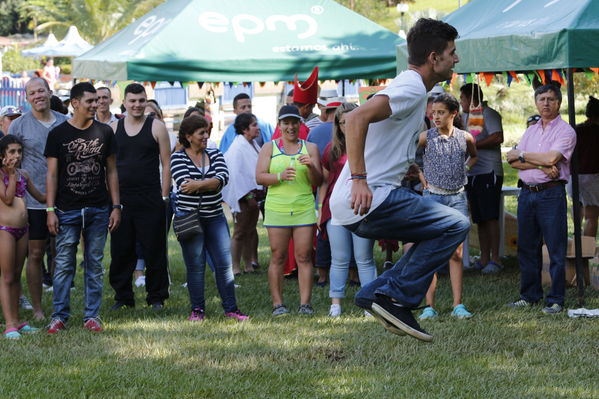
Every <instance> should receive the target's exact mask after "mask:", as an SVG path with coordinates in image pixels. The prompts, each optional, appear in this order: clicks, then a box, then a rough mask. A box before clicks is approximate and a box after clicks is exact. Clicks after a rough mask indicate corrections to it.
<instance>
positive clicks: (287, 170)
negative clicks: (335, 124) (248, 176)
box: [256, 105, 322, 316]
mask: <svg viewBox="0 0 599 399" xmlns="http://www.w3.org/2000/svg"><path fill="white" fill-rule="evenodd" d="M300 121H301V117H300V114H299V110H298V109H297V107H295V106H293V105H286V106H284V107H282V108H281V110H280V111H279V123H278V125H279V129H280V130H281V133H282V135H281V139H279V140H276V141H271V142H269V143H265V144H264V146H263V147H262V150H261V151H260V155H259V157H258V165H257V167H256V182H257V183H258V184H260V185H263V186H267V187H268V194H267V195H266V204H265V207H264V208H265V217H264V226H265V227H266V229H267V230H268V240H269V241H270V250H271V257H270V266H269V268H268V284H269V286H270V295H271V297H272V303H273V316H280V315H283V314H286V313H289V310H287V308H286V307H285V305H283V265H284V264H285V259H287V247H288V243H289V239H290V238H293V242H294V246H295V259H296V261H297V265H298V271H299V273H298V278H299V288H300V307H299V310H298V312H299V313H304V314H311V313H314V311H313V309H312V306H310V299H311V294H312V267H313V264H312V243H313V240H314V227H315V225H316V211H315V208H314V195H313V194H312V187H313V186H315V187H317V186H319V185H320V183H321V181H322V171H321V169H320V156H319V153H318V147H316V145H315V144H312V143H308V142H305V141H303V140H300V139H299V136H298V135H299V127H300Z"/></svg>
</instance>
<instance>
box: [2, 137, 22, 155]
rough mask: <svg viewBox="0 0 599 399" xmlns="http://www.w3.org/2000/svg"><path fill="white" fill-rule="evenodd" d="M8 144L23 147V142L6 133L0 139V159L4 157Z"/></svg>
mask: <svg viewBox="0 0 599 399" xmlns="http://www.w3.org/2000/svg"><path fill="white" fill-rule="evenodd" d="M10 144H19V145H20V146H21V147H23V143H22V142H21V140H19V139H18V138H17V137H16V136H15V135H13V134H7V135H6V136H4V137H2V138H1V139H0V159H2V158H4V155H6V150H8V146H9V145H10Z"/></svg>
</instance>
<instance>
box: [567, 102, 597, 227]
mask: <svg viewBox="0 0 599 399" xmlns="http://www.w3.org/2000/svg"><path fill="white" fill-rule="evenodd" d="M585 114H586V117H587V118H588V119H587V120H586V121H585V122H584V123H581V124H580V125H577V126H576V148H577V149H578V164H579V170H578V173H579V175H578V183H579V184H578V187H580V202H581V203H582V206H583V214H584V221H585V224H584V231H583V234H584V235H585V236H591V237H595V236H596V235H597V219H598V218H599V157H598V156H597V153H598V152H599V100H598V99H596V98H595V97H593V96H589V102H588V103H587V107H586V113H585ZM568 191H570V193H571V191H572V187H571V183H570V184H568ZM570 195H571V194H570Z"/></svg>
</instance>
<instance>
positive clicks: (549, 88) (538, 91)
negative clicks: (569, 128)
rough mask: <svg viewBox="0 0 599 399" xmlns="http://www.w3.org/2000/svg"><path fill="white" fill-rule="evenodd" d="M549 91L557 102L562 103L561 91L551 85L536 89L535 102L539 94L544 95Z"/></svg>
mask: <svg viewBox="0 0 599 399" xmlns="http://www.w3.org/2000/svg"><path fill="white" fill-rule="evenodd" d="M549 91H552V92H553V94H555V97H557V101H559V102H560V103H561V102H562V91H561V90H560V89H559V87H557V86H556V85H553V84H548V85H543V86H539V87H537V89H536V90H535V101H536V100H537V97H538V96H540V95H541V94H545V93H547V92H549Z"/></svg>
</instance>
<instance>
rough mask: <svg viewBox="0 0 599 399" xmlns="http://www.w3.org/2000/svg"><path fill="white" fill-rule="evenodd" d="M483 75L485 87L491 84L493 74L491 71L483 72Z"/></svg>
mask: <svg viewBox="0 0 599 399" xmlns="http://www.w3.org/2000/svg"><path fill="white" fill-rule="evenodd" d="M483 76H484V77H485V82H487V87H489V86H491V82H492V81H493V78H494V77H495V74H494V73H493V72H483Z"/></svg>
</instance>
